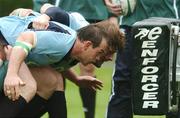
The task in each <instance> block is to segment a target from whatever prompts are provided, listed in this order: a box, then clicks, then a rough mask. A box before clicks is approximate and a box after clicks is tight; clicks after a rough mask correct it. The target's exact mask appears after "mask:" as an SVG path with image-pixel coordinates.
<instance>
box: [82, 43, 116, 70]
mask: <svg viewBox="0 0 180 118" xmlns="http://www.w3.org/2000/svg"><path fill="white" fill-rule="evenodd" d="M107 47H108V45H107V42H106V41H105V40H102V42H101V44H100V46H99V47H96V48H93V47H92V45H91V46H89V48H88V49H87V50H86V51H85V53H84V56H83V61H82V63H83V64H84V65H87V64H94V65H95V66H96V67H101V65H102V64H103V63H104V62H105V61H110V60H112V55H113V53H114V52H112V51H109V50H108V48H107Z"/></svg>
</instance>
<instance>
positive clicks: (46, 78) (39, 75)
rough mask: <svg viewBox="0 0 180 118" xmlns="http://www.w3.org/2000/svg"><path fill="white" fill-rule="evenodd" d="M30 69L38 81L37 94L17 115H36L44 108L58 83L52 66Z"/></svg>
mask: <svg viewBox="0 0 180 118" xmlns="http://www.w3.org/2000/svg"><path fill="white" fill-rule="evenodd" d="M30 70H31V73H32V74H33V76H34V78H35V80H36V82H37V94H36V95H35V97H34V98H33V99H32V100H31V101H30V102H29V103H28V105H27V106H26V107H25V109H24V110H23V111H22V112H21V113H20V114H19V115H18V116H17V117H26V116H28V117H30V118H33V117H36V116H37V115H38V114H39V113H41V111H42V110H43V109H44V107H45V105H46V103H47V100H48V99H49V97H50V96H51V95H52V94H53V92H54V90H55V88H56V85H57V84H56V83H57V78H56V77H57V76H56V75H55V74H54V70H53V69H52V68H50V67H30Z"/></svg>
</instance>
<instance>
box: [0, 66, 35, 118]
mask: <svg viewBox="0 0 180 118" xmlns="http://www.w3.org/2000/svg"><path fill="white" fill-rule="evenodd" d="M19 76H20V77H21V78H22V80H23V82H25V83H26V84H25V86H21V87H20V97H19V99H18V100H16V101H12V100H10V99H9V98H8V97H6V96H4V95H2V96H1V99H0V106H1V107H0V116H1V117H7V118H8V117H15V116H16V115H17V114H18V113H19V112H20V111H21V110H22V109H23V108H24V107H25V105H26V104H27V103H28V102H29V101H30V100H31V99H32V98H33V97H34V95H35V93H36V90H37V86H36V81H35V80H34V78H33V76H32V74H31V72H30V71H29V69H28V67H27V66H26V64H25V63H23V64H22V65H21V67H20V70H19Z"/></svg>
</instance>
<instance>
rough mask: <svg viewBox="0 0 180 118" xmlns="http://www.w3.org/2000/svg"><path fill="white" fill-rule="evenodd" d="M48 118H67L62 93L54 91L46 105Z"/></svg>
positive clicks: (64, 99)
mask: <svg viewBox="0 0 180 118" xmlns="http://www.w3.org/2000/svg"><path fill="white" fill-rule="evenodd" d="M46 107H47V110H48V113H49V118H67V107H66V98H65V94H64V91H55V92H54V93H53V95H52V96H51V98H50V99H49V100H48V103H47V106H46Z"/></svg>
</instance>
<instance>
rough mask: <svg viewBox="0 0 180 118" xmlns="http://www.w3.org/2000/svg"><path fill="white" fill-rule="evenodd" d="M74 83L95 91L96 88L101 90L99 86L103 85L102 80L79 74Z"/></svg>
mask: <svg viewBox="0 0 180 118" xmlns="http://www.w3.org/2000/svg"><path fill="white" fill-rule="evenodd" d="M76 84H77V85H78V86H80V87H83V88H90V89H93V90H95V91H96V90H97V89H99V90H101V88H102V87H103V83H102V81H100V80H98V79H96V78H94V77H91V76H79V77H78V81H77V82H76Z"/></svg>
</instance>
